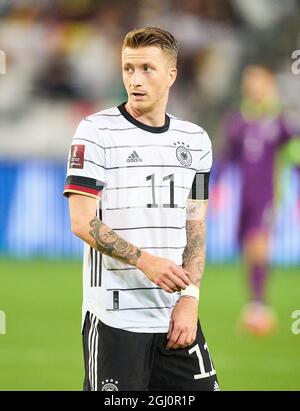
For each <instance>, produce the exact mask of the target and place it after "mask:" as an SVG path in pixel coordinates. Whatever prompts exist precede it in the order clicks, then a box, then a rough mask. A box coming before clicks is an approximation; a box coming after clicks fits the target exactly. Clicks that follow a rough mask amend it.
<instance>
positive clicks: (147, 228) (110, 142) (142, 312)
mask: <svg viewBox="0 0 300 411" xmlns="http://www.w3.org/2000/svg"><path fill="white" fill-rule="evenodd" d="M211 165H212V149H211V142H210V139H209V137H208V135H207V133H206V132H205V131H204V130H203V129H202V128H201V127H199V126H197V125H195V124H193V123H191V122H188V121H183V120H180V119H178V118H175V117H173V116H170V115H168V114H166V121H165V125H164V126H162V127H151V126H148V125H145V124H143V123H141V122H139V121H137V120H136V119H135V118H134V117H132V116H131V115H130V114H129V113H128V112H127V111H126V110H125V103H123V104H122V105H120V106H119V107H113V108H111V109H108V110H104V111H101V112H99V113H96V114H93V115H91V116H89V117H87V118H85V119H84V120H82V121H81V123H80V124H79V126H78V128H77V131H76V133H75V135H74V138H73V141H72V145H71V149H70V154H69V161H68V172H67V183H66V186H65V190H64V194H65V195H68V193H72V192H74V193H82V194H84V195H88V196H93V197H95V198H96V199H98V205H97V208H98V212H97V215H98V217H99V218H100V219H101V220H102V221H103V222H104V223H105V224H106V225H107V226H109V227H110V228H111V229H112V230H113V231H115V232H116V233H118V234H119V235H120V236H121V237H122V238H124V239H125V240H128V241H129V242H131V243H132V244H134V245H135V246H137V247H139V248H140V249H141V250H146V251H147V252H149V253H151V254H152V255H156V256H159V257H163V258H168V259H170V260H172V261H174V262H175V263H176V264H177V265H181V264H182V253H183V250H184V248H185V245H186V201H187V198H188V197H189V196H190V192H191V188H192V185H193V181H194V177H195V175H196V173H200V174H202V173H203V174H208V173H209V171H210V168H211ZM100 191H101V197H100V201H99V193H100ZM179 295H180V294H179V293H173V294H170V293H167V292H165V291H164V290H162V289H161V288H159V287H158V286H156V284H154V283H153V282H151V281H150V280H149V279H148V278H147V277H146V276H145V274H144V273H143V272H142V271H140V270H138V269H137V268H135V267H133V266H131V265H129V264H125V263H122V262H120V261H118V260H116V259H114V258H112V257H109V256H106V255H104V254H102V253H100V252H98V251H96V250H95V249H93V248H91V247H90V246H89V245H88V244H87V243H85V244H84V259H83V312H82V314H83V320H84V318H85V314H86V312H87V311H90V312H91V313H93V314H94V315H96V316H97V317H98V318H99V319H100V320H101V321H102V322H103V323H105V324H107V325H109V326H111V327H116V328H121V329H124V330H129V331H133V332H151V333H153V332H167V331H168V327H169V321H170V317H171V312H172V309H173V307H174V305H175V304H176V302H177V300H178V298H179Z"/></svg>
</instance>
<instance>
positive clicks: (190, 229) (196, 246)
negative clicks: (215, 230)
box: [182, 200, 207, 288]
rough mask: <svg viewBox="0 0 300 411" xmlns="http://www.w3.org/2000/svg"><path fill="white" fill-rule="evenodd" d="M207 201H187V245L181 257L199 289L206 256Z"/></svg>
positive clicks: (193, 282) (183, 264)
mask: <svg viewBox="0 0 300 411" xmlns="http://www.w3.org/2000/svg"><path fill="white" fill-rule="evenodd" d="M206 210H207V200H188V201H187V205H186V213H187V217H186V237H187V244H186V247H185V249H184V251H183V255H182V266H183V267H184V268H186V269H187V270H188V271H189V272H190V280H191V282H192V284H194V285H195V286H196V287H198V288H199V286H200V282H201V279H202V276H203V272H204V266H205V256H206V222H205V219H206Z"/></svg>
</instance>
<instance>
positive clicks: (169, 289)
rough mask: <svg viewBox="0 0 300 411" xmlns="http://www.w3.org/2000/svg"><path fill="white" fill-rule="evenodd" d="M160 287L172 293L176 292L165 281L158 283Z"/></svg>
mask: <svg viewBox="0 0 300 411" xmlns="http://www.w3.org/2000/svg"><path fill="white" fill-rule="evenodd" d="M157 285H158V286H159V287H160V288H162V289H163V290H164V291H166V292H167V293H170V294H172V293H174V290H173V288H170V287H169V286H168V284H166V283H164V282H162V281H161V282H160V283H159V284H157Z"/></svg>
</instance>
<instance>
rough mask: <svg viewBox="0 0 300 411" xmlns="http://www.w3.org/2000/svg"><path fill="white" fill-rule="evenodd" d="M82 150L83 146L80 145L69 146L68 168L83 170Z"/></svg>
mask: <svg viewBox="0 0 300 411" xmlns="http://www.w3.org/2000/svg"><path fill="white" fill-rule="evenodd" d="M84 149H85V146H84V145H82V144H75V145H72V146H71V156H70V162H69V168H83V165H84Z"/></svg>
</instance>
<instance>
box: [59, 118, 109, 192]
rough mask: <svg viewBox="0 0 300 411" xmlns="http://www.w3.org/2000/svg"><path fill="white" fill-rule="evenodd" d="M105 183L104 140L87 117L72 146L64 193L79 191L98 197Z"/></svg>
mask: <svg viewBox="0 0 300 411" xmlns="http://www.w3.org/2000/svg"><path fill="white" fill-rule="evenodd" d="M105 184H106V178H105V146H104V141H103V139H102V136H101V134H100V130H98V129H97V127H96V125H95V124H94V123H93V122H92V121H90V120H88V119H85V120H82V121H81V122H80V124H79V126H78V128H77V130H76V132H75V134H74V137H73V140H72V144H71V147H70V151H69V157H68V171H67V179H66V184H65V187H64V195H65V196H66V197H67V196H68V195H69V194H70V193H78V194H84V195H87V196H90V197H95V198H97V197H98V196H99V193H100V191H101V190H102V188H103V187H104V186H105Z"/></svg>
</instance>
